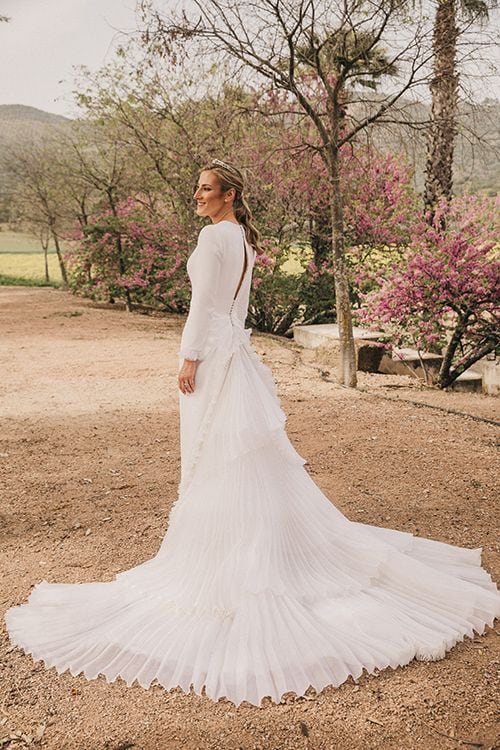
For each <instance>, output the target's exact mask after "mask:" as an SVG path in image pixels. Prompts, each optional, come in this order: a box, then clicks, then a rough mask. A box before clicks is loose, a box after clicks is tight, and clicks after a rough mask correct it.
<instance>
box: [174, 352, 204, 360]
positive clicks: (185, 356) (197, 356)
mask: <svg viewBox="0 0 500 750" xmlns="http://www.w3.org/2000/svg"><path fill="white" fill-rule="evenodd" d="M177 353H178V355H179V357H181V358H182V359H194V360H196V359H201V358H200V354H201V352H199V351H196V349H180V350H179V351H178V352H177Z"/></svg>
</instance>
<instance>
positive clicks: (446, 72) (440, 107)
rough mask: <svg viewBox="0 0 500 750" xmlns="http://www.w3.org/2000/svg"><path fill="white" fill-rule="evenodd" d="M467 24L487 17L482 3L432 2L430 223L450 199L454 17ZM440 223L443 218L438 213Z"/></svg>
mask: <svg viewBox="0 0 500 750" xmlns="http://www.w3.org/2000/svg"><path fill="white" fill-rule="evenodd" d="M460 12H461V15H462V16H463V17H464V18H465V20H466V23H467V24H473V23H474V22H475V21H476V20H478V19H483V20H484V19H486V18H487V17H488V4H487V2H484V0H462V1H461V2H460V3H459V0H436V15H435V20H434V33H433V74H432V78H431V81H430V91H431V99H432V104H431V122H430V127H429V128H428V131H427V166H426V179H425V190H424V203H425V208H426V209H427V211H428V220H429V222H430V223H431V224H432V223H433V218H434V209H435V207H436V205H437V203H438V202H439V200H440V199H441V198H445V199H446V200H448V201H450V200H451V199H452V196H453V156H454V147H455V139H456V136H457V133H458V129H457V119H458V85H459V72H458V66H457V45H458V42H459V37H460V34H461V32H460V30H459V28H458V23H457V15H458V13H460ZM441 218H442V220H443V219H444V216H443V214H442V213H441Z"/></svg>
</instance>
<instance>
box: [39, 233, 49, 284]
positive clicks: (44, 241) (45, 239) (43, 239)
mask: <svg viewBox="0 0 500 750" xmlns="http://www.w3.org/2000/svg"><path fill="white" fill-rule="evenodd" d="M40 243H41V245H42V250H43V263H44V270H45V283H46V284H50V277H49V257H48V253H47V251H48V249H49V235H48V234H46V233H45V230H43V229H42V230H41V232H40Z"/></svg>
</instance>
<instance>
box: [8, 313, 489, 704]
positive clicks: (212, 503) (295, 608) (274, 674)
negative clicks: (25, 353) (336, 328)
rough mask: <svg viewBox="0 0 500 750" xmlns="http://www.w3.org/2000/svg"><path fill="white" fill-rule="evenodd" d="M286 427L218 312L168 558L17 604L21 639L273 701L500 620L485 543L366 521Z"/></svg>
mask: <svg viewBox="0 0 500 750" xmlns="http://www.w3.org/2000/svg"><path fill="white" fill-rule="evenodd" d="M195 394H196V398H193V397H194V396H195ZM285 423H286V417H285V414H284V412H283V410H282V408H281V405H280V402H279V399H278V395H277V391H276V385H275V382H274V379H273V377H272V374H271V371H270V370H269V368H268V367H267V366H266V365H265V364H264V363H263V362H262V361H261V360H260V358H259V356H258V355H257V353H256V352H255V350H254V349H253V346H252V344H251V342H250V330H249V329H245V328H244V327H243V325H242V324H241V322H239V321H238V320H234V319H232V318H231V317H230V316H223V315H217V316H215V319H214V323H213V326H212V332H211V334H210V337H209V341H208V344H207V347H206V350H205V352H204V359H203V361H202V363H201V364H200V366H199V369H198V373H197V388H196V389H195V393H194V394H191V395H190V396H184V397H183V398H181V449H182V473H181V482H180V485H179V494H178V498H177V500H176V502H175V503H174V505H173V507H172V509H171V512H170V516H169V525H168V530H167V532H166V534H165V536H164V538H163V541H162V543H161V546H160V548H159V550H158V552H157V554H156V555H155V556H154V557H153V558H152V559H150V560H147V561H146V562H144V563H142V564H140V565H137V566H135V567H133V568H131V569H129V570H125V571H123V572H121V573H119V574H118V575H117V576H116V577H115V579H114V580H113V581H109V582H105V583H100V582H95V583H80V584H61V583H49V582H48V581H46V580H43V581H41V582H40V583H38V584H37V585H36V586H35V587H34V589H33V590H32V592H31V594H30V596H29V599H28V602H27V603H26V604H22V605H20V606H17V607H11V608H10V609H9V610H7V613H6V616H5V619H6V623H7V627H8V631H9V635H10V638H11V640H12V641H13V642H14V643H15V644H17V645H19V646H21V647H22V648H23V649H24V650H25V651H27V652H28V653H31V654H32V655H33V658H34V659H36V660H39V659H40V660H43V661H44V663H45V664H46V665H47V666H53V667H55V668H56V670H57V671H58V672H60V673H61V672H64V671H65V670H69V671H70V672H71V674H73V675H77V674H80V673H83V674H84V675H85V676H86V677H87V678H88V679H93V678H96V677H97V676H98V675H103V676H104V677H105V678H106V680H107V681H108V682H112V681H113V680H115V679H116V678H118V677H120V678H122V679H123V680H125V682H126V683H127V685H132V684H133V683H134V681H137V682H138V684H140V685H142V686H143V687H144V688H148V687H149V686H150V685H151V684H152V683H154V682H157V683H159V684H160V685H163V686H164V687H165V688H166V689H171V688H175V687H181V688H182V690H184V691H186V692H188V691H190V690H191V689H193V690H194V691H195V692H196V693H199V694H202V693H204V694H206V695H207V696H208V697H209V698H211V699H212V700H218V699H219V698H221V697H224V698H227V699H229V700H230V701H232V702H233V703H235V704H236V705H240V703H241V702H242V701H248V702H250V703H252V704H254V705H256V706H260V705H261V701H262V698H264V697H270V698H271V699H272V700H274V701H276V702H279V701H280V699H281V698H282V696H283V694H284V693H286V692H294V693H296V694H297V695H302V694H303V693H304V692H305V691H306V690H307V689H308V688H309V687H313V688H315V689H316V690H317V691H320V690H322V689H323V688H324V687H325V686H327V685H333V686H338V685H340V684H341V683H343V682H344V681H345V680H346V679H347V678H348V677H349V676H352V677H353V678H354V679H355V680H357V679H358V678H359V677H360V676H361V675H362V673H363V671H366V672H368V673H372V672H374V671H375V670H376V669H378V670H381V669H384V668H386V667H392V668H396V667H398V666H403V665H405V664H407V663H408V662H410V661H411V660H412V659H415V658H416V659H422V660H435V659H441V658H443V656H444V655H445V653H446V652H447V651H448V650H449V649H450V648H451V647H452V646H453V645H454V644H456V643H457V642H458V641H461V640H463V639H464V637H465V636H470V637H473V635H474V633H475V632H476V633H479V634H482V633H483V632H484V631H485V627H486V625H489V626H493V623H494V619H495V617H498V616H499V615H500V594H499V592H498V590H497V587H496V585H495V583H494V582H493V581H492V579H491V576H490V575H489V574H488V573H487V571H486V570H485V569H483V568H482V567H481V551H482V550H481V548H476V549H467V548H462V547H457V546H453V545H450V544H446V543H443V542H438V541H435V540H431V539H424V538H419V537H415V536H413V535H412V534H409V533H406V532H401V531H397V530H394V529H387V528H383V527H376V526H370V525H367V524H362V523H357V522H353V521H350V520H349V519H348V518H347V517H346V516H344V515H343V514H342V513H341V512H340V510H338V509H337V508H336V507H335V506H334V505H333V504H332V503H331V502H330V500H329V499H328V498H327V497H326V496H325V495H324V494H323V493H322V492H321V490H320V489H319V487H318V486H317V485H316V484H315V483H314V481H313V480H312V478H311V477H310V475H309V474H308V472H307V470H306V468H305V466H304V464H305V463H306V462H305V459H304V458H303V457H302V456H301V455H300V454H299V453H298V452H297V451H296V449H295V448H294V447H293V445H292V444H291V442H290V441H289V439H288V437H287V434H286V430H285Z"/></svg>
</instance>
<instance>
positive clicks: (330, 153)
mask: <svg viewBox="0 0 500 750" xmlns="http://www.w3.org/2000/svg"><path fill="white" fill-rule="evenodd" d="M193 7H194V10H193V11H192V12H188V11H183V12H182V14H180V15H179V14H175V13H173V12H172V13H171V14H170V15H166V16H165V15H162V13H161V11H160V10H158V9H157V8H155V7H154V6H153V5H152V4H151V3H150V2H148V1H147V0H144V2H143V3H142V9H143V14H144V19H145V24H146V28H145V31H144V34H143V38H144V42H145V44H146V45H147V48H148V49H149V50H150V52H151V54H153V55H157V54H163V55H165V56H168V57H169V58H170V59H171V60H172V62H173V64H177V63H178V61H179V59H180V56H181V55H182V52H181V48H182V49H183V50H184V54H185V55H186V56H187V59H189V52H190V46H189V45H190V43H194V44H195V45H196V55H201V56H203V55H204V54H208V55H212V56H213V55H215V57H217V55H219V56H220V55H221V54H222V55H223V57H224V59H225V60H226V61H228V60H232V61H234V62H235V64H236V65H237V66H238V67H239V69H240V70H241V69H243V70H248V71H250V72H252V74H253V75H254V76H255V75H257V76H258V77H263V78H264V79H267V81H268V82H269V85H270V87H271V88H272V89H275V90H282V91H285V92H287V93H288V94H289V103H288V106H289V107H291V108H293V106H294V105H298V106H299V108H300V109H301V111H302V112H303V113H304V114H305V115H306V116H307V117H308V118H310V120H311V122H312V123H313V125H314V127H315V140H314V142H312V143H310V144H309V145H310V146H311V148H313V149H314V150H316V151H317V152H318V153H319V154H320V155H321V158H322V159H323V161H324V163H325V166H326V169H327V175H328V179H327V184H326V186H325V188H326V190H327V192H328V196H329V214H330V219H331V229H332V237H331V244H332V256H333V265H334V273H335V297H336V312H337V322H338V325H339V333H340V354H341V358H340V368H339V381H340V382H341V383H342V384H344V385H346V386H349V387H356V384H357V379H356V355H355V348H354V340H353V333H352V317H351V308H350V298H349V285H348V280H347V269H346V263H345V254H344V216H343V194H344V185H343V183H342V180H341V175H340V153H341V149H342V148H343V147H345V146H346V145H347V144H349V143H352V142H354V141H355V139H356V137H357V136H358V134H359V133H360V132H362V131H363V130H364V129H366V128H367V127H368V126H369V125H370V124H371V123H373V122H374V121H376V120H377V118H379V117H382V115H383V114H384V113H386V112H387V111H388V110H390V109H391V108H394V107H395V106H396V105H397V103H398V102H399V100H400V99H401V97H402V96H403V94H404V93H405V92H407V91H408V90H409V89H410V88H411V87H413V86H414V85H417V84H419V83H421V80H422V78H421V76H423V70H424V66H425V64H426V62H427V60H428V55H427V52H428V36H429V31H428V29H427V28H426V26H425V22H422V23H416V24H414V25H413V29H412V31H413V32H414V33H413V34H412V35H411V39H409V40H408V39H407V40H406V41H405V42H403V43H400V44H399V46H398V45H397V43H396V41H395V40H396V39H397V36H396V34H399V37H400V38H401V36H402V35H401V34H400V33H399V32H400V26H399V25H400V24H401V21H402V20H403V12H404V7H405V6H404V3H402V2H398V1H397V0H390V1H389V2H383V1H382V0H380V2H371V3H368V2H363V1H361V2H359V0H346V2H345V3H343V4H342V5H341V6H338V5H337V4H332V3H330V2H328V1H327V0H309V1H308V2H293V1H289V2H276V1H275V0H263V2H261V3H259V5H258V6H255V5H248V4H247V3H244V2H240V1H239V0H236V1H235V2H230V3H229V2H228V3H226V2H224V1H223V0H206V1H203V2H202V1H201V0H194V2H193ZM407 20H408V19H407ZM393 31H394V32H395V35H394V36H393V37H392V38H391V33H392V32H393ZM386 39H387V40H390V41H391V44H392V45H393V46H392V49H393V53H392V54H389V53H388V49H389V48H388V46H387V45H386V46H385V47H383V43H384V42H385V40H386ZM398 72H399V73H400V75H401V76H402V79H401V80H400V79H396V74H397V73H398ZM388 77H391V78H392V80H393V91H392V92H391V93H390V94H388V95H387V96H386V97H381V99H380V102H379V105H378V106H377V107H376V108H375V110H374V111H373V112H371V113H370V115H368V116H366V117H361V118H360V119H357V118H356V116H355V115H354V114H351V115H350V113H349V102H350V100H351V99H352V98H353V92H355V91H356V90H358V89H360V88H362V87H371V88H373V87H375V86H376V85H377V83H379V82H380V81H382V80H387V79H388ZM215 78H216V76H215ZM318 92H321V94H322V95H321V96H318ZM318 99H320V100H321V102H322V104H321V106H320V107H318V106H317V105H316V104H315V100H318Z"/></svg>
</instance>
